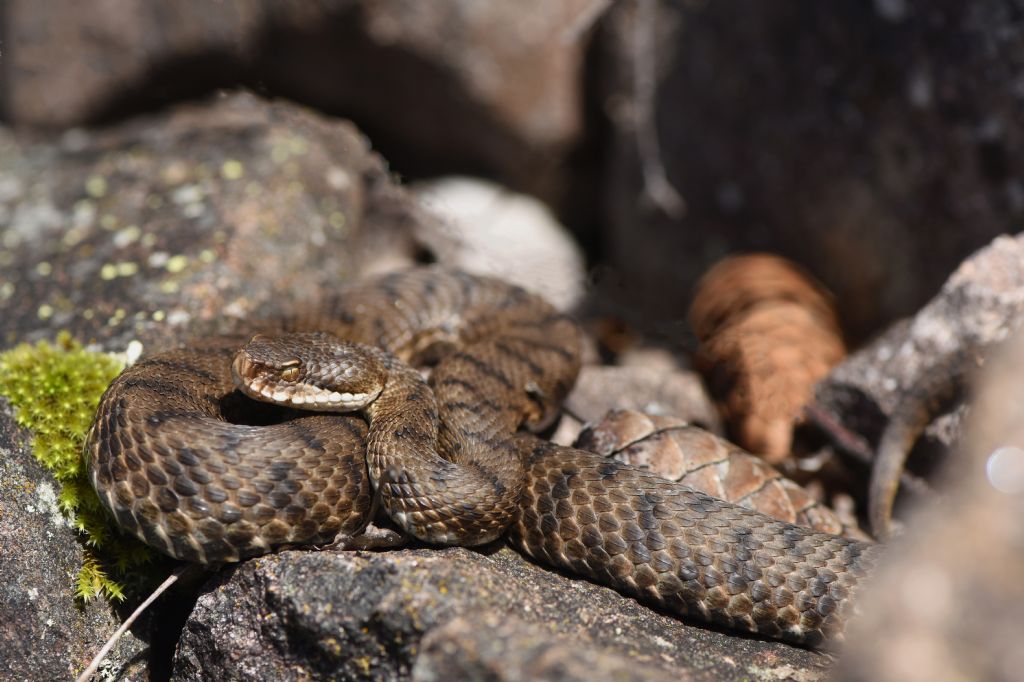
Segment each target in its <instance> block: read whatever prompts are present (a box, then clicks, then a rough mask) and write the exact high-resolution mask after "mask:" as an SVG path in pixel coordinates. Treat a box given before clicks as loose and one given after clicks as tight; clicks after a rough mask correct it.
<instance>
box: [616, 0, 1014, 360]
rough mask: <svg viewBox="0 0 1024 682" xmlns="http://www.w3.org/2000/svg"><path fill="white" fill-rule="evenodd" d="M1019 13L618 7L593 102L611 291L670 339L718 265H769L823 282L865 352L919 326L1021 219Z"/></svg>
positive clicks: (829, 6)
mask: <svg viewBox="0 0 1024 682" xmlns="http://www.w3.org/2000/svg"><path fill="white" fill-rule="evenodd" d="M892 7H898V8H900V9H899V11H893V10H892ZM1019 12H1020V4H1019V3H1017V2H1009V3H1007V2H1003V1H1002V0H976V1H975V2H970V3H964V2H960V1H959V0H903V1H902V2H863V1H861V0H837V1H835V2H827V3H822V2H817V1H816V0H798V1H796V2H785V3H771V2H768V3H766V2H761V1H760V0H716V1H715V2H620V3H614V5H613V6H612V9H611V10H610V11H609V13H608V15H607V18H606V21H604V22H603V23H602V25H601V28H602V31H601V32H600V35H601V42H600V49H601V56H602V57H603V59H601V60H600V63H601V70H600V80H601V86H600V88H599V90H600V91H599V94H598V101H599V102H601V104H602V105H603V106H604V110H605V112H606V113H607V114H608V117H609V120H610V126H611V141H610V149H609V153H608V154H609V155H608V163H607V169H606V172H607V175H606V183H607V184H606V191H605V192H603V194H602V196H603V197H604V199H605V201H604V204H603V205H604V212H603V215H604V216H605V217H606V218H607V220H608V221H609V228H608V232H607V235H606V236H605V237H604V241H603V244H602V246H603V249H604V251H603V253H604V255H605V257H606V258H607V260H608V261H609V262H610V264H611V265H612V266H613V268H614V270H615V275H616V276H615V277H610V278H609V279H610V280H611V281H610V282H609V285H608V286H607V287H606V289H607V291H608V293H610V294H613V295H618V297H619V299H620V300H622V299H625V300H626V301H629V302H632V305H628V304H627V306H625V308H626V310H627V311H628V312H629V313H631V314H632V315H633V316H634V318H642V319H646V320H648V321H649V322H654V323H657V324H665V323H666V321H667V320H669V319H672V318H681V317H682V316H683V314H684V311H685V310H686V309H687V304H688V300H689V296H690V292H691V290H692V285H693V283H694V282H695V281H696V279H697V278H698V277H699V275H700V274H701V273H702V272H703V271H704V270H706V269H707V267H708V266H709V265H710V264H711V263H713V262H714V261H716V260H717V259H718V258H720V257H721V256H722V255H724V254H726V253H730V252H735V251H750V250H758V251H772V252H775V253H779V254H781V255H784V256H786V257H788V258H791V259H793V260H795V261H796V262H798V263H800V264H802V265H804V266H806V267H807V268H808V269H809V270H810V271H812V272H813V273H814V274H815V275H816V276H817V277H818V278H820V279H821V280H822V281H823V282H824V283H825V284H826V285H827V286H828V287H829V288H830V289H831V290H832V291H833V292H834V293H835V294H836V298H837V301H838V303H839V306H840V312H841V316H842V318H843V320H844V322H845V326H846V329H847V330H848V332H849V333H850V334H851V337H850V338H851V340H852V341H854V342H857V341H859V340H862V339H864V338H865V336H867V335H868V334H870V333H871V332H872V331H873V330H876V329H878V328H879V327H880V326H882V325H883V324H885V323H888V322H889V321H891V320H893V319H895V318H897V317H900V316H904V315H908V314H911V313H912V312H913V311H915V310H917V309H918V308H919V307H920V306H921V305H922V304H923V303H924V302H925V301H926V300H927V299H928V298H930V297H931V296H932V295H933V294H934V292H935V291H936V290H937V289H938V287H939V286H940V285H941V283H942V282H943V280H944V279H945V278H946V277H947V276H948V274H949V272H950V271H951V270H952V269H953V268H954V267H955V266H956V264H957V263H958V262H960V261H961V260H962V259H963V258H964V257H966V256H967V255H968V254H969V253H970V252H972V251H973V250H975V249H978V248H980V247H981V246H983V245H984V244H986V243H987V242H989V241H991V240H992V239H993V238H994V237H995V236H997V235H998V234H1000V233H1002V232H1004V231H1005V230H1007V229H1008V227H1009V226H1012V225H1018V224H1020V223H1021V220H1022V219H1024V168H1022V167H1021V165H1020V164H1019V163H1017V159H1020V158H1021V155H1022V151H1024V137H1022V135H1021V117H1020V106H1021V100H1020V97H1021V94H1020V93H1021V88H1020V74H1019V70H1018V69H1017V68H1015V67H1014V66H1013V65H1014V64H1019V63H1020V61H1021V59H1022V58H1024V30H1022V27H1021V24H1020V22H1019V21H1018V15H1019ZM638 81H639V82H640V85H641V86H643V85H644V84H645V83H650V89H651V90H652V92H653V94H652V96H651V97H650V98H645V97H643V96H640V97H638V96H637V87H638V86H637V82H638ZM642 89H643V88H642V87H641V90H642ZM645 121H647V122H651V123H650V125H647V126H646V127H645V126H644V125H643V124H644V122H645ZM652 141H653V142H654V145H657V149H659V150H660V154H659V156H660V159H661V160H662V162H663V164H664V166H665V170H666V176H667V181H668V182H669V183H670V184H671V185H672V186H673V187H674V188H675V189H676V190H677V191H678V193H679V194H681V195H682V197H683V198H684V199H685V201H686V210H685V212H683V211H679V210H674V208H675V207H674V205H673V204H672V203H671V202H665V201H663V202H662V204H667V206H666V207H665V208H664V209H660V208H658V207H656V206H655V205H654V203H653V202H652V200H651V198H650V195H651V194H652V193H653V194H654V195H655V196H660V194H664V192H659V191H657V190H658V188H659V187H660V185H659V184H658V183H657V182H654V181H652V180H651V179H650V177H651V176H652V173H650V172H649V171H648V169H645V168H644V165H643V164H642V163H641V159H642V158H644V157H646V158H648V159H652V158H653V156H654V155H653V153H652V152H651V150H650V147H652V146H654V145H652V144H651V142H652ZM640 149H644V152H643V153H641V152H640ZM649 165H650V164H649ZM653 175H655V176H656V174H653ZM645 177H647V178H648V180H647V182H646V185H647V186H648V187H653V188H654V190H655V191H654V192H645V191H644V185H645ZM638 302H639V305H638Z"/></svg>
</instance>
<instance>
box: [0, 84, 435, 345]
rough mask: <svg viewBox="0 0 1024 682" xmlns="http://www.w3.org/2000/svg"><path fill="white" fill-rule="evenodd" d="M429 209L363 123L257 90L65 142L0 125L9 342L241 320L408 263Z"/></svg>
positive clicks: (166, 337)
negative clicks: (363, 131)
mask: <svg viewBox="0 0 1024 682" xmlns="http://www.w3.org/2000/svg"><path fill="white" fill-rule="evenodd" d="M420 220H424V221H429V220H430V218H429V216H427V215H426V214H425V213H424V212H422V211H421V209H419V208H418V206H417V205H416V202H415V201H414V200H412V199H411V198H409V197H408V196H407V195H406V194H405V193H404V191H402V190H400V189H399V188H398V187H397V186H396V185H395V184H394V183H392V182H391V181H390V179H389V177H388V175H387V173H386V171H385V168H384V164H383V163H382V162H381V160H380V158H379V157H378V156H376V155H374V154H372V153H371V152H370V151H369V146H368V144H367V142H366V140H365V139H364V138H363V137H362V136H361V135H360V134H359V133H358V131H356V129H355V128H354V127H352V125H351V124H348V123H345V122H330V121H327V120H326V119H323V118H320V117H318V116H315V115H313V114H312V113H310V112H307V111H304V110H301V109H299V108H297V107H295V106H293V105H287V104H268V103H266V102H264V101H261V100H259V99H257V98H254V97H251V96H234V97H228V98H220V99H217V100H215V101H213V102H212V103H209V104H206V105H200V106H188V107H183V108H179V109H177V110H174V111H172V112H170V113H167V114H164V115H161V116H158V117H150V118H144V119H138V120H134V121H131V122H129V123H126V124H124V125H122V126H119V127H117V128H113V129H108V130H105V131H100V132H74V133H68V134H66V135H65V136H64V137H63V138H62V140H61V142H59V143H57V144H50V143H35V144H33V143H32V141H31V140H28V139H26V138H17V137H14V136H12V135H10V134H9V133H4V132H2V131H0V225H3V226H4V227H3V240H2V243H0V266H2V267H3V271H4V275H5V278H4V282H3V284H2V285H0V317H2V318H3V319H4V320H5V328H4V334H5V336H4V338H3V339H2V341H3V343H5V344H13V343H14V342H16V341H24V340H28V341H32V340H36V339H39V338H49V337H52V335H53V334H54V332H55V330H58V329H68V330H70V331H71V332H72V334H73V335H74V336H75V337H76V338H78V339H81V340H83V341H89V340H94V341H97V342H102V343H103V344H104V347H106V348H107V349H111V350H121V349H124V348H125V347H126V345H127V344H128V342H129V341H132V340H138V341H141V342H142V343H143V344H144V345H145V347H146V350H147V351H148V350H155V349H157V348H162V347H166V346H168V345H169V344H172V343H174V342H175V341H178V340H181V339H183V338H185V337H187V336H191V335H195V334H200V333H203V332H208V331H224V330H228V329H232V328H234V327H237V326H238V325H239V324H240V322H241V321H243V320H247V319H251V318H253V317H257V316H265V315H272V314H273V313H274V312H275V311H277V312H279V311H281V310H284V309H288V308H291V307H294V306H296V305H300V304H311V303H312V302H315V301H316V299H317V297H318V296H319V295H321V294H322V293H323V292H324V291H326V290H329V289H331V288H334V287H337V286H338V284H339V283H340V282H343V281H344V280H346V279H349V278H352V277H355V276H357V275H360V274H363V273H365V272H367V271H372V270H374V269H379V268H382V267H390V266H392V265H394V264H395V263H408V262H409V257H410V254H411V253H412V251H413V243H412V241H411V237H410V236H409V234H410V233H409V230H408V227H409V225H410V224H411V223H415V222H417V221H420ZM371 255H372V257H371Z"/></svg>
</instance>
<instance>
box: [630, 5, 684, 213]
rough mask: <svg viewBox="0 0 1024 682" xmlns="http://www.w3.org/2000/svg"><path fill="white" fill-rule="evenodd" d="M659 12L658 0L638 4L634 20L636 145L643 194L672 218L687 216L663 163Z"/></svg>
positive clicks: (680, 197) (682, 200) (681, 200)
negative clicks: (658, 112)
mask: <svg viewBox="0 0 1024 682" xmlns="http://www.w3.org/2000/svg"><path fill="white" fill-rule="evenodd" d="M657 12H658V8H657V5H656V4H655V0H636V11H635V16H634V19H633V36H632V41H633V100H634V101H633V106H634V108H635V110H636V126H635V133H636V145H637V154H638V155H639V157H640V170H641V173H642V180H643V194H644V196H645V197H646V198H647V200H648V201H650V202H651V203H652V204H654V206H656V207H657V208H658V209H660V210H661V211H662V213H664V214H665V215H666V216H668V217H669V218H682V217H683V216H684V215H686V200H685V199H684V198H683V197H682V195H680V194H679V192H678V191H676V188H675V187H673V186H672V183H671V182H670V181H669V179H668V175H667V174H666V171H665V165H664V164H663V163H662V160H661V146H660V143H659V141H658V126H657V120H656V112H655V108H656V107H655V97H656V94H657V86H658V60H657V59H656V56H657V55H656V54H655V49H656V45H657V37H656V33H657V24H658V16H657Z"/></svg>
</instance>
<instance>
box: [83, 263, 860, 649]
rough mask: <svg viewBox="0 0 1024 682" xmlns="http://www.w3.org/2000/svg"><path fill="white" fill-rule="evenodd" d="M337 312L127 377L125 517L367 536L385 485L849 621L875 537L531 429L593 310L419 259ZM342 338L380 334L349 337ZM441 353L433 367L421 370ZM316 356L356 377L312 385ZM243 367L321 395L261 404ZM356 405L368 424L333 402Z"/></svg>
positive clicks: (467, 528) (405, 513)
mask: <svg viewBox="0 0 1024 682" xmlns="http://www.w3.org/2000/svg"><path fill="white" fill-rule="evenodd" d="M322 310H323V311H324V312H320V313H317V314H312V315H296V316H295V317H294V318H293V319H289V320H287V321H285V322H283V323H282V328H283V329H287V330H293V331H303V330H305V331H313V330H315V333H306V334H300V335H299V336H297V337H295V338H296V339H297V340H298V342H299V346H301V347H302V348H305V349H306V350H303V351H300V350H297V349H291V348H287V347H282V346H281V342H282V339H279V338H278V337H276V336H256V337H255V338H254V339H253V341H252V342H251V343H250V345H249V346H247V350H246V351H245V352H242V353H239V354H238V357H237V358H236V357H235V356H236V352H237V351H238V349H239V347H240V346H241V345H242V344H243V343H244V342H245V340H246V339H244V338H242V339H239V338H233V337H223V338H217V339H212V340H209V341H205V342H202V343H200V344H198V345H195V346H192V347H188V348H182V349H179V350H172V351H169V352H165V353H161V354H158V355H154V356H152V357H149V358H146V359H143V360H141V361H140V362H138V363H136V364H135V365H133V366H132V367H130V368H128V369H126V370H125V371H124V372H123V373H122V374H121V376H120V377H118V379H117V380H115V381H114V383H113V384H111V386H110V387H109V389H108V390H107V392H106V393H105V394H104V396H103V399H102V400H101V402H100V406H99V409H98V412H97V415H96V419H95V422H94V424H93V427H92V429H91V431H90V433H89V438H88V442H87V445H86V452H87V456H88V459H89V464H90V471H91V475H92V481H93V484H94V486H95V487H96V490H97V492H98V493H99V496H100V499H101V500H102V501H103V503H104V504H105V505H106V506H107V507H108V508H109V509H110V511H111V512H112V513H113V515H114V516H115V517H116V519H117V520H118V522H119V523H120V525H121V526H123V527H124V528H126V529H127V530H129V531H131V532H132V533H134V534H135V535H137V536H138V537H139V538H141V539H142V540H143V541H145V542H147V543H148V544H150V545H152V546H154V547H156V548H158V549H160V550H162V551H163V552H166V553H167V554H170V555H171V556H174V557H176V558H179V559H184V560H187V561H195V562H202V563H214V562H221V561H235V560H238V559H241V558H244V557H247V556H253V555H257V554H261V553H265V552H267V551H270V550H271V549H273V548H275V547H277V546H281V545H289V544H309V543H322V542H330V541H331V540H333V539H334V538H335V537H336V536H339V535H345V534H352V533H356V532H358V531H360V530H361V529H362V528H363V527H364V526H365V523H366V522H367V521H368V515H369V514H370V513H371V508H372V507H373V504H372V501H373V494H374V493H373V491H374V490H377V491H378V493H379V495H380V501H381V503H382V505H383V507H384V509H385V510H386V511H387V513H388V514H389V516H390V517H391V519H392V520H393V521H394V522H395V523H396V524H397V525H398V526H399V527H400V528H402V529H403V530H404V531H405V532H407V533H409V534H411V535H413V536H415V537H418V538H420V539H423V540H425V541H428V542H432V543H442V544H479V543H482V542H487V541H490V540H493V539H495V538H497V537H499V536H501V535H503V534H505V535H507V536H508V538H509V539H510V541H511V542H512V544H513V545H514V546H517V547H518V548H520V549H521V550H522V551H524V552H525V553H527V554H528V555H530V556H532V557H535V558H536V559H539V560H541V561H544V562H547V563H549V564H552V565H554V566H557V567H560V568H563V569H567V570H569V571H572V572H575V573H578V574H580V575H583V576H586V577H588V578H590V579H592V580H594V581H596V582H599V583H603V584H605V585H608V586H610V587H612V588H614V589H616V590H618V591H620V592H623V593H625V594H629V595H632V596H635V597H637V598H639V599H641V600H644V601H646V602H648V603H653V604H655V605H657V606H659V607H662V608H664V609H666V610H669V611H672V612H674V613H677V614H680V615H683V616H692V617H695V618H698V619H704V620H706V621H709V622H713V623H716V624H719V625H722V626H725V627H729V628H734V629H738V630H743V631H747V632H755V633H760V634H763V635H766V636H770V637H776V638H781V639H785V640H788V641H791V642H796V643H801V644H805V645H811V646H817V645H819V644H821V643H823V642H825V641H827V640H829V639H835V638H837V637H839V636H840V635H841V633H842V630H843V626H844V624H845V621H846V619H847V618H848V617H849V615H850V614H851V612H852V609H853V602H854V601H855V592H856V590H857V586H858V582H859V581H861V579H862V577H863V576H864V574H865V573H866V571H867V570H868V569H869V568H870V566H871V564H872V563H873V562H874V560H875V559H874V558H875V554H876V550H875V548H874V547H873V546H871V545H867V544H864V543H860V542H857V541H854V540H849V539H845V538H841V537H837V536H833V535H828V534H825V533H820V532H815V531H811V530H808V529H804V528H800V527H797V526H792V525H789V524H786V523H782V522H780V521H776V520H773V519H771V518H769V517H767V516H764V515H762V514H759V513H756V512H753V511H750V510H747V509H744V508H741V507H738V506H735V505H732V504H729V503H726V502H723V501H721V500H718V499H716V498H713V497H710V496H708V495H705V494H703V493H700V492H696V491H694V490H692V489H690V488H688V487H685V486H682V485H680V484H677V483H672V482H669V481H666V480H664V479H662V478H660V477H658V476H656V475H654V474H651V473H650V472H646V471H643V470H640V469H637V468H633V467H630V466H627V465H624V464H620V463H616V462H613V461H609V460H607V459H604V458H602V457H599V456H597V455H594V454H592V453H588V452H584V451H581V450H575V449H571V448H566V447H561V446H556V445H554V444H551V443H548V442H546V441H543V440H540V439H539V438H537V437H535V436H533V435H531V434H529V433H525V432H522V431H521V429H522V428H527V429H530V430H538V429H542V428H544V427H545V426H547V425H548V424H549V423H550V422H551V421H552V420H553V418H554V417H555V416H556V414H557V407H558V404H559V402H560V401H561V399H562V398H563V397H564V396H565V395H566V393H567V392H568V391H569V389H570V388H571V386H572V383H573V381H574V380H575V376H576V373H577V372H578V369H579V343H580V332H579V330H578V328H577V327H576V325H575V323H573V322H572V321H571V320H570V319H569V318H568V317H566V316H565V315H563V314H560V313H558V312H557V311H555V310H554V309H553V308H552V307H550V306H549V305H548V304H547V303H545V302H544V301H542V300H540V299H539V298H537V297H536V296H533V295H531V294H528V293H527V292H525V291H524V290H522V289H520V288H517V287H514V286H511V285H508V284H505V283H503V282H500V281H498V280H493V279H488V278H483V277H476V276H470V275H467V274H464V273H460V272H451V271H446V270H443V269H439V268H422V269H417V270H412V271H409V272H404V273H398V274H393V275H388V276H385V277H382V278H379V279H376V280H373V281H369V282H365V283H360V284H357V285H356V286H353V287H350V288H348V289H347V290H344V291H342V292H340V293H339V294H338V295H336V296H335V297H333V298H331V299H330V300H329V301H327V303H326V305H325V306H324V307H323V308H322ZM328 335H333V337H337V338H339V339H345V340H348V341H352V342H357V343H359V344H367V345H368V346H372V348H371V347H366V346H359V345H356V346H353V345H351V344H342V345H341V346H340V350H339V349H336V348H335V347H334V346H333V345H331V342H332V341H333V339H332V338H331V336H328ZM378 349H379V350H378ZM339 358H340V363H339V364H337V365H333V364H331V363H330V362H329V361H330V360H338V359H339ZM428 362H429V363H434V364H433V368H432V370H431V374H430V380H429V385H428V384H427V383H426V382H425V381H424V380H423V379H422V378H421V375H420V374H419V372H418V371H416V370H414V369H411V367H410V365H414V364H423V363H428ZM405 363H410V364H409V365H407V364H405ZM232 365H234V371H235V376H236V377H237V378H233V376H232ZM318 372H319V373H320V374H325V375H327V376H328V379H329V380H332V381H340V382H342V383H338V384H330V385H328V386H327V387H325V388H320V389H313V388H310V387H308V386H307V383H308V382H307V379H309V378H310V377H311V376H312V375H313V374H316V373H318ZM271 374H274V375H275V376H273V377H272V376H271ZM236 381H237V382H238V383H239V385H241V386H243V387H244V391H245V392H246V393H248V394H250V395H254V396H258V397H260V398H261V399H263V400H269V401H271V402H277V403H280V404H286V405H293V406H295V402H294V396H296V395H299V396H301V397H300V398H299V399H298V403H299V404H298V407H302V408H313V409H314V410H317V411H307V409H304V410H302V411H300V410H298V409H293V408H292V407H289V408H274V407H272V406H261V404H260V403H256V402H254V401H251V400H249V399H248V398H246V397H243V396H241V395H240V393H239V392H238V391H237V390H236ZM274 382H279V383H274ZM431 389H432V391H433V396H432V395H431ZM361 394H363V395H361ZM367 401H368V402H367ZM364 402H367V404H366V406H365V407H362V408H359V406H360V405H362V404H363V403H364ZM341 404H344V405H343V407H344V409H362V411H363V412H364V414H365V417H366V418H368V421H369V426H367V424H366V421H367V419H366V418H363V417H360V416H358V415H353V414H336V413H328V412H326V411H323V410H334V409H339V408H338V406H339V405H341ZM268 410H278V412H277V413H276V414H274V415H269V416H268V414H267V411H268ZM364 453H365V457H364ZM367 464H368V465H369V466H367Z"/></svg>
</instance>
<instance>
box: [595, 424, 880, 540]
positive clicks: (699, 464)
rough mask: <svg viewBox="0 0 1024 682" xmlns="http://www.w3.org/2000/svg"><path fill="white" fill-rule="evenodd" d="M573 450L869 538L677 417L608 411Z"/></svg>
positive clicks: (766, 468)
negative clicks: (577, 449) (587, 452)
mask: <svg viewBox="0 0 1024 682" xmlns="http://www.w3.org/2000/svg"><path fill="white" fill-rule="evenodd" d="M575 446H576V447H578V448H581V449H584V450H589V451H590V452H596V453H598V454H600V455H604V456H606V457H613V458H614V459H617V460H619V461H622V462H627V463H629V464H633V465H634V466H639V467H642V468H645V469H650V470H651V471H654V472H655V473H657V474H659V475H661V476H664V477H665V478H668V479H670V480H673V481H678V482H680V483H682V484H684V485H688V486H690V487H691V488H694V489H696V490H700V491H702V492H705V493H708V494H709V495H714V496H715V497H718V498H721V499H723V500H727V501H729V502H733V503H735V504H739V505H742V506H744V507H747V508H748V509H754V510H756V511H759V512H761V513H762V514H767V515H768V516H771V517H774V518H776V519H779V520H782V521H786V522H789V523H795V524H799V525H802V526H807V527H810V528H814V529H815V530H820V531H824V532H827V533H835V534H840V535H846V536H847V537H852V538H857V539H861V540H864V539H867V536H866V535H865V534H864V533H863V532H862V531H861V530H860V529H859V528H858V527H857V525H856V523H855V522H854V521H852V520H851V521H849V522H844V521H843V520H842V519H840V518H839V516H837V515H836V513H835V512H833V511H832V510H831V509H829V508H828V507H826V506H824V505H823V504H822V503H821V502H819V501H818V500H816V499H815V498H814V497H813V496H812V495H811V494H810V493H808V492H807V491H806V490H805V489H804V488H802V487H800V486H799V485H797V484H796V483H794V482H793V481H791V480H789V479H788V478H785V477H783V475H782V474H781V473H779V472H778V471H777V470H776V469H775V468H773V467H772V466H771V465H769V464H767V463H766V462H764V461H763V460H761V459H759V458H757V457H755V456H753V455H751V454H750V453H748V452H744V451H743V450H741V449H740V448H739V447H737V446H735V445H733V444H732V443H730V442H729V441H727V440H725V439H723V438H719V437H718V436H716V435H714V434H712V433H710V432H708V431H705V430H703V429H701V428H698V427H696V426H690V425H688V424H687V423H686V422H684V421H682V420H681V419H676V418H674V417H662V416H652V415H647V414H644V413H643V412H637V411H635V410H612V411H610V412H608V414H606V415H605V417H604V419H602V420H601V421H600V422H599V423H597V424H596V425H593V426H588V427H587V428H585V429H584V430H583V432H582V433H580V436H579V438H578V439H577V441H576V444H575Z"/></svg>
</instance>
